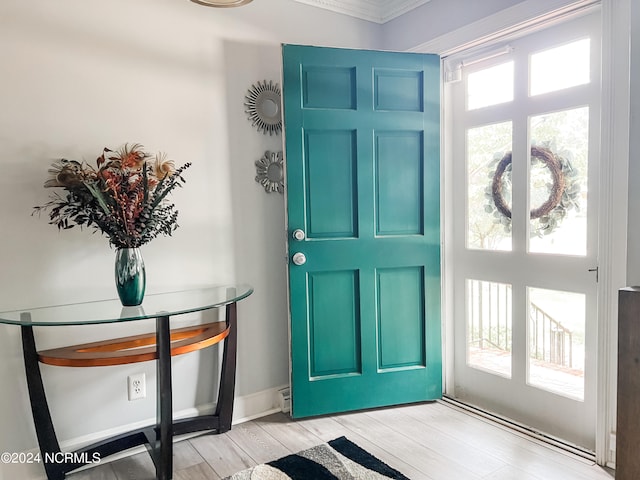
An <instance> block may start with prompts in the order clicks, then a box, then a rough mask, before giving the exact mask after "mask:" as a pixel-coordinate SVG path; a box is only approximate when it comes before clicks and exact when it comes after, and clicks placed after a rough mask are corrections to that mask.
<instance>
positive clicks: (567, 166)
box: [529, 107, 589, 255]
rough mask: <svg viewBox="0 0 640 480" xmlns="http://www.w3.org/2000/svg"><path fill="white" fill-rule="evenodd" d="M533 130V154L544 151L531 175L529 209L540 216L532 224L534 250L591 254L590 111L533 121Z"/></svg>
mask: <svg viewBox="0 0 640 480" xmlns="http://www.w3.org/2000/svg"><path fill="white" fill-rule="evenodd" d="M529 129H530V130H529V131H530V135H531V145H532V151H533V150H534V149H537V150H536V151H538V152H540V157H538V158H532V161H531V169H530V174H529V208H530V209H531V212H532V215H531V216H532V217H533V216H539V217H538V218H533V219H531V220H530V225H529V228H530V238H529V251H530V252H533V253H552V254H565V255H586V254H587V174H588V158H589V108H588V107H582V108H576V109H573V110H565V111H562V112H556V113H551V114H548V115H540V116H536V117H531V118H530V126H529ZM553 157H555V160H551V159H552V158H553ZM556 161H557V163H556V164H555V165H556V166H555V167H550V166H549V164H548V163H549V162H550V163H554V162H556ZM545 162H547V163H545ZM554 168H555V169H556V171H557V172H558V175H559V176H558V177H557V178H556V179H554V176H553V175H552V171H553V169H554ZM562 183H564V186H563V188H561V189H560V187H561V185H562ZM554 195H557V196H556V197H554ZM554 198H555V200H554ZM553 205H556V206H555V207H553ZM551 207H553V208H551Z"/></svg>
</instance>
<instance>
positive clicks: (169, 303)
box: [0, 284, 253, 326]
mask: <svg viewBox="0 0 640 480" xmlns="http://www.w3.org/2000/svg"><path fill="white" fill-rule="evenodd" d="M252 293H253V288H252V287H251V286H250V285H243V284H240V285H223V286H215V287H213V286H212V287H205V288H199V289H193V290H184V291H180V292H169V293H157V294H153V295H146V296H145V297H144V301H143V302H142V304H141V305H139V306H136V307H123V306H122V303H120V300H118V299H111V300H100V301H95V302H83V303H73V304H68V305H56V306H50V307H37V308H24V309H21V310H14V311H8V312H0V323H5V324H12V325H25V326H47V325H51V326H53V325H88V324H94V323H116V322H127V321H132V320H143V319H147V318H157V317H160V316H173V315H180V314H184V313H191V312H199V311H202V310H208V309H210V308H216V307H222V306H224V305H228V304H230V303H234V302H237V301H239V300H242V299H243V298H246V297H248V296H249V295H251V294H252Z"/></svg>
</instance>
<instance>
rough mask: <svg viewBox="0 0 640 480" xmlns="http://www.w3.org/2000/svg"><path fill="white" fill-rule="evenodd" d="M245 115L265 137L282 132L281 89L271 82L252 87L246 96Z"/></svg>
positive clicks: (259, 83)
mask: <svg viewBox="0 0 640 480" xmlns="http://www.w3.org/2000/svg"><path fill="white" fill-rule="evenodd" d="M244 98H245V102H244V105H245V107H246V109H245V113H246V114H247V115H248V118H249V120H250V121H251V124H252V125H253V126H254V127H256V128H257V129H258V131H262V133H264V134H265V135H266V134H267V132H268V133H269V135H273V134H276V135H277V134H278V133H280V132H281V131H282V109H281V105H280V87H279V86H278V84H277V83H275V84H274V83H273V82H272V81H271V80H269V82H268V83H267V81H266V80H264V81H262V82H258V83H257V84H254V85H251V88H250V89H249V90H248V91H247V94H246V95H245V97H244Z"/></svg>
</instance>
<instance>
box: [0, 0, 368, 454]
mask: <svg viewBox="0 0 640 480" xmlns="http://www.w3.org/2000/svg"><path fill="white" fill-rule="evenodd" d="M379 30H380V26H378V25H373V24H370V23H367V22H363V21H359V20H356V19H353V18H351V17H347V16H343V15H337V14H333V13H330V12H325V11H323V10H319V9H316V8H313V7H309V6H306V5H301V4H298V3H294V2H292V1H291V0H267V1H264V0H263V1H256V2H253V3H252V4H250V5H247V6H245V7H243V8H239V9H222V10H220V9H213V8H206V7H203V6H200V5H197V4H195V3H192V2H190V1H188V0H110V1H108V2H105V1H102V0H56V1H55V2H51V1H47V0H32V1H29V2H25V1H23V0H3V1H2V2H1V3H0V65H2V67H1V68H2V74H1V75H0V96H1V97H0V98H1V100H0V171H1V172H2V173H1V174H0V242H1V243H0V245H1V247H2V248H0V269H1V270H0V271H1V274H0V275H1V276H0V287H1V288H0V310H8V309H22V308H27V307H30V306H35V305H46V304H56V303H64V302H76V301H83V300H90V299H95V298H105V297H107V298H108V297H114V296H115V289H114V287H113V261H114V251H113V250H111V249H110V248H109V247H108V243H107V240H106V239H105V238H102V237H100V236H99V235H90V234H89V233H88V232H86V231H79V230H71V231H65V232H60V233H59V232H58V231H57V230H56V228H55V227H53V226H50V225H48V224H47V219H46V217H41V218H38V217H33V216H31V213H32V208H33V206H35V205H38V204H42V203H44V202H45V201H46V199H47V194H48V192H47V191H45V189H43V188H42V184H43V182H44V180H45V179H46V177H47V168H48V166H49V164H50V162H51V161H53V160H55V159H57V158H60V157H67V158H75V159H85V160H87V161H88V162H94V161H95V158H96V157H97V156H98V155H99V153H100V152H101V150H102V148H103V147H105V146H109V147H112V148H114V147H118V146H120V145H122V144H123V143H125V142H140V143H142V144H143V145H145V146H146V147H147V148H148V149H149V150H150V151H152V152H157V151H164V152H167V153H168V155H169V156H170V157H171V158H173V159H175V161H176V162H177V163H178V164H182V163H184V162H187V161H190V162H193V166H192V167H191V168H190V169H189V170H187V172H186V173H185V177H186V178H187V184H186V186H185V188H183V189H179V190H178V191H176V192H175V194H174V199H175V202H176V204H177V207H178V209H179V211H180V221H179V223H180V228H179V229H178V230H177V231H176V233H175V234H174V236H173V237H168V238H158V239H156V240H154V241H153V242H151V243H150V244H148V245H146V246H144V247H143V249H142V251H143V255H144V258H145V263H146V267H147V277H148V280H147V281H148V287H147V291H148V292H149V293H153V292H162V291H168V290H174V289H182V288H186V287H190V286H195V285H201V284H210V283H226V282H234V281H240V282H247V283H250V284H252V285H253V286H254V287H255V294H254V295H252V296H251V297H250V298H249V299H247V300H246V301H244V302H242V303H241V304H240V305H239V316H240V327H239V336H240V340H239V358H238V383H237V394H238V395H240V396H244V395H250V394H252V393H255V392H259V391H261V390H264V389H268V388H273V387H276V386H279V385H282V384H285V383H287V382H288V359H287V358H288V338H287V305H286V282H285V272H286V270H285V269H286V263H285V259H284V252H285V249H284V203H283V197H282V196H281V195H279V194H269V195H267V194H266V193H265V192H264V190H263V189H262V187H260V186H259V185H258V184H257V183H256V182H255V181H254V176H255V167H254V162H255V160H257V159H259V158H260V157H261V155H262V154H263V153H264V151H265V150H267V149H272V150H281V149H282V147H281V137H280V136H278V137H268V136H267V137H265V136H264V135H262V134H261V133H259V132H258V131H257V130H255V129H254V128H253V127H251V125H250V122H249V121H248V120H247V119H246V115H245V113H244V106H243V102H244V95H245V93H246V91H247V89H248V88H249V87H250V86H251V84H252V83H254V82H256V81H258V80H263V79H267V80H274V81H277V82H278V83H280V80H279V76H280V43H281V42H284V43H304V44H317V45H320V44H322V45H331V46H344V47H353V48H375V47H379V43H378V42H379V38H380V35H379ZM150 329H152V325H150V324H147V325H127V326H120V325H116V326H109V327H70V328H65V329H62V328H60V329H53V328H48V329H38V330H37V332H36V339H37V342H38V344H39V345H40V346H41V347H52V346H56V345H61V344H70V343H80V342H84V341H88V340H90V339H97V338H104V337H107V336H111V335H124V334H130V332H132V331H133V330H143V331H148V330H150ZM215 365H216V354H215V351H214V349H211V350H210V351H204V352H201V353H196V354H192V355H187V356H183V357H179V358H176V359H174V369H175V370H174V384H175V408H176V409H177V410H180V409H187V408H190V407H192V406H194V405H202V404H207V403H209V402H211V401H212V399H213V396H212V393H211V390H212V389H213V384H214V381H213V379H212V378H211V377H214V376H215V368H214V367H215ZM43 370H44V376H45V388H46V389H47V391H48V393H49V399H50V402H51V408H52V411H53V417H54V422H55V423H56V425H57V428H58V434H59V437H60V439H61V440H62V441H68V440H72V441H73V440H77V439H79V438H80V437H82V436H84V435H89V434H91V433H93V432H96V431H103V430H106V429H110V428H117V427H119V426H122V425H126V424H130V423H134V422H136V421H139V420H142V419H147V418H152V417H153V416H154V415H155V413H154V408H155V401H154V400H153V398H152V396H150V397H151V398H147V399H145V400H141V401H136V402H128V401H127V400H126V376H127V375H128V374H129V373H132V372H137V371H145V372H146V373H147V378H148V385H147V388H148V389H149V391H150V392H152V391H153V388H154V382H155V372H154V369H153V365H152V363H151V362H149V363H148V364H137V365H132V366H123V367H102V368H88V369H66V368H56V367H47V366H45V367H44V368H43ZM35 446H36V439H35V434H34V429H33V425H32V420H31V414H30V411H29V407H28V397H27V393H26V384H25V381H24V371H23V367H22V361H21V349H20V345H19V329H18V328H16V327H11V326H0V451H25V450H28V449H31V448H34V447H35Z"/></svg>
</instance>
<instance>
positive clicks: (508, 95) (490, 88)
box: [467, 62, 513, 110]
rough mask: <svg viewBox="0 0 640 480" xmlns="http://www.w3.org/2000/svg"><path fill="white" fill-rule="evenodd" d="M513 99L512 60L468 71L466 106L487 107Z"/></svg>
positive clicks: (470, 108) (473, 107)
mask: <svg viewBox="0 0 640 480" xmlns="http://www.w3.org/2000/svg"><path fill="white" fill-rule="evenodd" d="M512 100H513V62H507V63H503V64H501V65H497V66H495V67H491V68H487V69H484V70H480V71H478V72H474V73H470V74H469V76H468V78H467V108H468V109H469V110H475V109H476V108H482V107H488V106H490V105H497V104H499V103H505V102H511V101H512Z"/></svg>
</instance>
